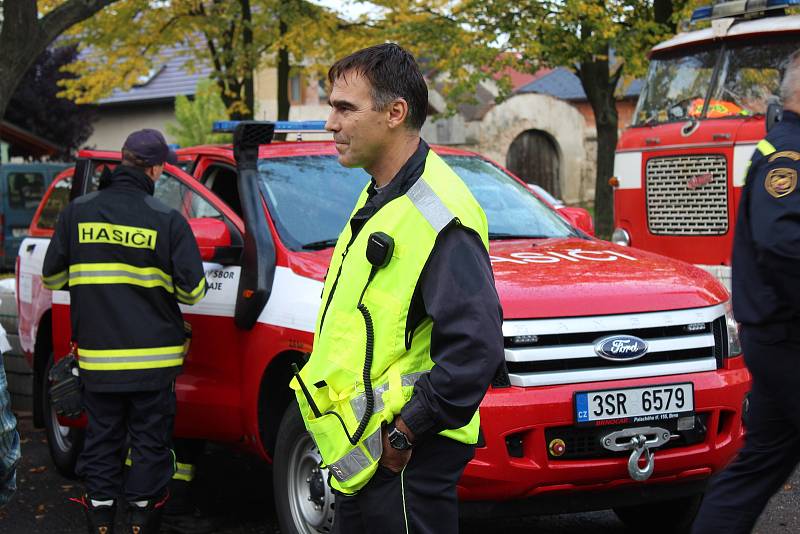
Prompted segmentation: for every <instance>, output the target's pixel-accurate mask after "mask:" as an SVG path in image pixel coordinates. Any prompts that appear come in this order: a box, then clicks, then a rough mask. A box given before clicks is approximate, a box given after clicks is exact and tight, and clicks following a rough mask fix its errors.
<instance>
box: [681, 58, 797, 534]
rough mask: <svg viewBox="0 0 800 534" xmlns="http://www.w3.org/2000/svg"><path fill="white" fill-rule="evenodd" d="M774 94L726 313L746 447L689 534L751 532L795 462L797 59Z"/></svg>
mask: <svg viewBox="0 0 800 534" xmlns="http://www.w3.org/2000/svg"><path fill="white" fill-rule="evenodd" d="M781 92H782V96H783V101H784V114H783V120H782V121H781V122H779V123H777V124H776V125H775V127H774V128H772V129H771V130H770V131H769V133H768V134H767V136H766V138H765V139H764V140H762V141H761V142H760V143H759V144H758V146H757V149H756V151H755V154H754V155H753V158H752V160H751V162H750V168H749V170H748V172H747V179H746V183H745V185H744V187H743V189H742V198H741V200H740V203H739V213H738V219H737V222H736V235H735V237H734V242H733V311H734V316H735V317H736V320H737V321H739V323H741V328H740V333H741V338H742V348H743V350H744V356H745V361H746V363H747V367H748V368H749V370H750V372H751V374H752V376H753V389H752V391H751V393H750V411H749V415H748V417H747V420H746V428H747V434H746V437H745V445H744V448H742V450H741V451H740V452H739V455H738V456H737V457H736V459H735V460H734V461H733V462H732V463H731V464H730V465H729V466H728V467H727V468H726V469H725V471H723V472H722V473H720V474H719V475H718V476H717V477H716V478H715V479H714V480H713V481H712V484H711V486H710V488H709V490H708V492H707V493H706V496H705V499H704V501H703V504H702V506H701V508H700V512H699V514H698V516H697V519H696V520H695V523H694V528H693V532H694V533H696V534H706V533H717V532H719V533H725V534H737V533H745V532H750V531H751V529H752V528H753V525H754V524H755V522H756V520H757V519H758V516H759V515H760V514H761V511H762V510H763V509H764V506H766V504H767V501H769V499H770V497H771V496H772V495H773V494H774V493H775V492H776V491H777V490H778V489H779V488H780V487H781V486H782V485H783V483H784V481H785V480H786V479H787V478H788V477H789V476H790V475H791V474H792V472H793V471H794V469H795V467H796V466H797V464H798V461H800V372H798V370H800V191H798V189H797V175H798V172H800V53H796V54H795V55H794V56H793V57H792V59H791V60H790V62H789V66H788V68H787V71H786V75H785V77H784V81H783V85H782V87H781Z"/></svg>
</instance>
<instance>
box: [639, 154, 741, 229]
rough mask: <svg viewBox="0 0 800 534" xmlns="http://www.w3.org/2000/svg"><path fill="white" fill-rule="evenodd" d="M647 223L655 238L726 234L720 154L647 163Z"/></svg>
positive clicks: (725, 178)
mask: <svg viewBox="0 0 800 534" xmlns="http://www.w3.org/2000/svg"><path fill="white" fill-rule="evenodd" d="M646 180H647V224H648V225H649V227H650V233H652V234H656V235H720V234H724V233H726V232H727V231H728V164H727V161H726V160H725V156H722V155H714V154H709V155H692V156H681V157H668V158H667V157H665V158H653V159H650V160H649V161H648V162H647V167H646Z"/></svg>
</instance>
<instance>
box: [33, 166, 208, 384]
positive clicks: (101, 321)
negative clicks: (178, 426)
mask: <svg viewBox="0 0 800 534" xmlns="http://www.w3.org/2000/svg"><path fill="white" fill-rule="evenodd" d="M153 190H154V184H153V181H152V180H151V179H150V178H149V177H148V176H147V175H146V174H144V173H143V172H141V171H140V170H138V169H135V168H131V167H126V166H119V167H117V169H116V170H115V171H114V174H113V175H112V177H111V181H110V183H108V184H107V186H106V187H105V188H104V189H102V190H101V191H98V192H94V193H90V194H88V195H84V196H82V197H79V198H77V199H75V200H74V201H73V202H71V203H70V204H69V205H68V206H67V207H66V209H65V210H64V211H63V212H62V213H61V215H60V216H59V220H58V224H57V226H56V231H55V234H54V235H53V239H52V241H51V242H50V246H49V247H48V249H47V254H46V256H45V260H44V266H43V268H42V276H43V281H44V284H45V286H46V287H49V288H50V289H63V288H67V287H68V288H69V292H70V313H71V319H72V339H73V341H75V342H76V343H77V344H78V354H79V357H81V358H82V357H83V355H82V354H81V351H82V350H84V349H86V350H87V354H91V352H89V351H98V352H96V353H98V354H101V352H99V351H108V352H107V353H102V354H107V355H109V356H114V355H115V352H117V353H123V352H124V353H125V354H131V356H130V357H128V358H127V359H126V358H122V357H116V358H112V357H109V358H107V360H100V359H99V358H98V361H108V362H120V363H113V364H112V367H113V368H109V367H108V366H107V365H106V366H104V367H103V368H102V369H97V368H95V369H90V368H85V367H84V365H85V362H89V360H90V357H89V356H87V357H86V358H85V360H83V361H82V362H81V363H82V364H81V378H82V380H83V383H84V385H85V386H86V387H87V388H88V389H90V390H92V391H98V392H126V391H147V390H154V389H161V388H163V387H167V386H168V385H169V383H170V382H171V381H173V380H174V379H175V377H176V376H177V375H178V373H179V372H180V370H181V360H182V359H181V358H180V357H178V358H177V365H175V363H176V358H175V357H174V355H173V356H172V357H171V358H170V359H167V358H162V359H161V363H160V364H161V365H163V364H164V363H165V362H166V363H168V364H169V365H167V366H163V367H159V363H158V360H159V356H158V355H157V353H158V352H159V351H158V350H149V351H147V350H139V351H136V350H135V349H158V348H162V347H172V348H173V349H174V347H177V346H181V345H183V344H184V342H185V333H184V328H183V319H182V316H181V311H180V308H179V307H178V301H180V302H183V303H185V304H194V303H196V302H198V301H200V299H202V298H203V297H204V296H205V291H206V280H205V275H204V272H203V263H202V260H201V259H200V252H199V250H198V248H197V243H196V241H195V239H194V236H193V234H192V232H191V229H190V227H189V224H188V223H187V222H186V219H185V218H184V217H183V216H182V215H181V214H180V213H179V212H178V211H176V210H174V209H171V208H169V207H167V206H166V205H164V204H163V203H162V202H160V201H159V200H157V199H155V198H153V196H152V195H153ZM167 352H169V351H167ZM173 352H174V350H173ZM140 354H147V355H148V356H141V355H140ZM154 354H155V355H154ZM148 358H149V360H148ZM150 360H152V361H150ZM131 362H136V363H131ZM153 362H156V363H153ZM104 365H105V364H104ZM87 367H88V366H87Z"/></svg>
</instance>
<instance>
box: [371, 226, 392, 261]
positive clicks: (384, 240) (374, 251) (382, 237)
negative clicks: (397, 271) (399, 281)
mask: <svg viewBox="0 0 800 534" xmlns="http://www.w3.org/2000/svg"><path fill="white" fill-rule="evenodd" d="M393 253H394V239H392V237H391V236H389V235H386V234H384V233H383V232H373V233H371V234H370V235H369V237H368V238H367V261H368V262H370V263H371V264H372V266H373V270H377V269H382V268H384V267H386V266H387V265H389V261H390V260H391V259H392V254H393Z"/></svg>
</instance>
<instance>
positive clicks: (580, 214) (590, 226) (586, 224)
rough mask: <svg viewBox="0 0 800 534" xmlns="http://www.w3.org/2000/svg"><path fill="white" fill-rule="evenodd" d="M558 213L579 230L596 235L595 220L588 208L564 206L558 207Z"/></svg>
mask: <svg viewBox="0 0 800 534" xmlns="http://www.w3.org/2000/svg"><path fill="white" fill-rule="evenodd" d="M558 214H559V215H561V216H562V217H563V218H564V219H566V221H567V222H568V223H570V224H571V225H572V226H574V227H575V228H577V229H578V230H580V231H582V232H584V233H586V234H588V235H591V236H594V221H593V220H592V216H591V214H590V213H589V212H588V211H587V210H585V209H583V208H572V207H564V208H559V209H558Z"/></svg>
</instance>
